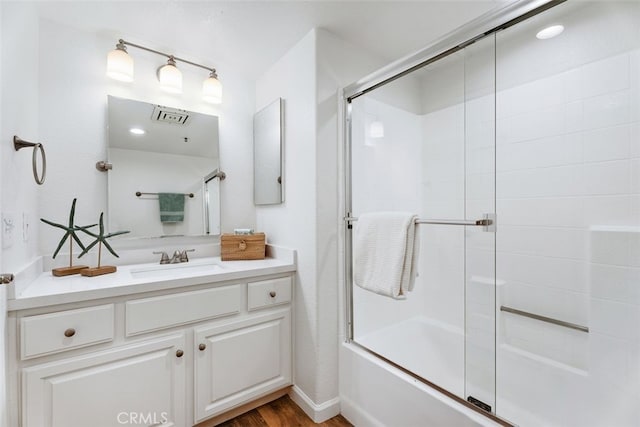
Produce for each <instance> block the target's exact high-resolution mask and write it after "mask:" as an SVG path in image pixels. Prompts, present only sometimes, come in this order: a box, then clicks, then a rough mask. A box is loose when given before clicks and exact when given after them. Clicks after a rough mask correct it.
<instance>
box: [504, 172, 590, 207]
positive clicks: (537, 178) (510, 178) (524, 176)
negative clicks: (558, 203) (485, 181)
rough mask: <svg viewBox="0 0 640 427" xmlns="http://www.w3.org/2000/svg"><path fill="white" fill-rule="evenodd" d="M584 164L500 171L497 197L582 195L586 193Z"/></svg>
mask: <svg viewBox="0 0 640 427" xmlns="http://www.w3.org/2000/svg"><path fill="white" fill-rule="evenodd" d="M584 189H585V184H584V166H582V165H571V166H561V167H551V168H544V169H528V170H521V171H515V172H502V173H498V174H497V177H496V191H497V197H498V198H500V199H508V198H523V197H554V196H580V195H583V194H584Z"/></svg>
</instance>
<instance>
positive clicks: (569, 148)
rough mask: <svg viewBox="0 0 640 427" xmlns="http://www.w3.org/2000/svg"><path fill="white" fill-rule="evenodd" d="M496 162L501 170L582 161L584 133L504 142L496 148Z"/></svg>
mask: <svg viewBox="0 0 640 427" xmlns="http://www.w3.org/2000/svg"><path fill="white" fill-rule="evenodd" d="M495 163H496V167H497V170H498V171H500V172H503V171H513V170H520V169H532V168H545V167H551V166H564V165H571V164H577V163H582V135H581V134H579V133H576V134H568V135H556V136H549V137H544V138H540V139H535V140H531V141H526V142H520V143H513V144H504V145H501V146H500V147H498V148H497V149H496V161H495ZM490 164H492V163H490Z"/></svg>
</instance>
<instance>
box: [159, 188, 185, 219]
mask: <svg viewBox="0 0 640 427" xmlns="http://www.w3.org/2000/svg"><path fill="white" fill-rule="evenodd" d="M158 201H159V203H160V221H161V222H182V221H184V194H182V193H158Z"/></svg>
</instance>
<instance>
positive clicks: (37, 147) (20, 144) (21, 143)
mask: <svg viewBox="0 0 640 427" xmlns="http://www.w3.org/2000/svg"><path fill="white" fill-rule="evenodd" d="M25 147H33V155H32V156H31V167H32V169H33V179H35V180H36V184H38V185H42V184H44V178H45V176H46V175H47V156H46V154H45V153H44V146H43V145H42V144H40V143H39V142H29V141H25V140H23V139H21V138H20V137H19V136H18V135H14V136H13V148H15V150H16V151H18V150H21V149H23V148H25ZM38 151H40V155H41V156H42V175H41V176H38V166H37V165H38V162H37V158H38Z"/></svg>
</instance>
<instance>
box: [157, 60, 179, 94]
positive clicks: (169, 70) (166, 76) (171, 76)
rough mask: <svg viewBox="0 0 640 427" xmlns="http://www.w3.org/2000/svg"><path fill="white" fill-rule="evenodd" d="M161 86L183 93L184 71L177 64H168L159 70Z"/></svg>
mask: <svg viewBox="0 0 640 427" xmlns="http://www.w3.org/2000/svg"><path fill="white" fill-rule="evenodd" d="M158 80H160V88H161V89H162V90H164V91H166V92H169V93H182V73H181V72H180V70H178V68H177V67H176V66H175V65H171V64H167V65H165V66H163V67H162V68H160V70H159V71H158Z"/></svg>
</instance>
